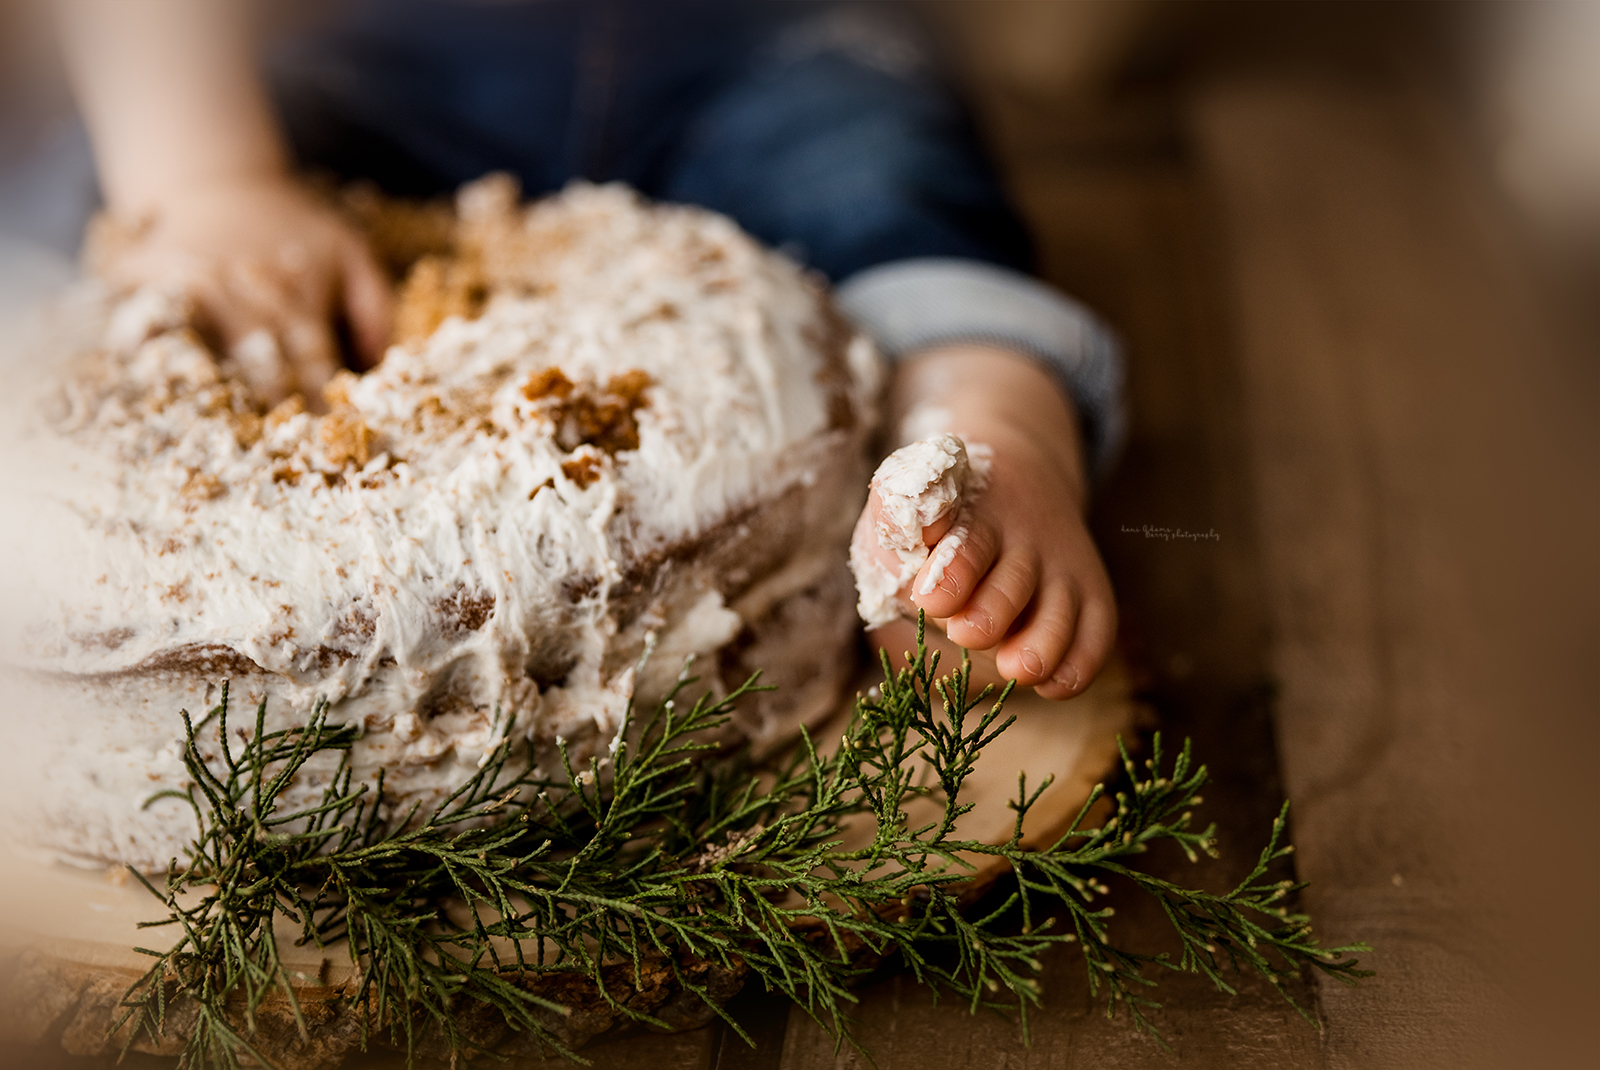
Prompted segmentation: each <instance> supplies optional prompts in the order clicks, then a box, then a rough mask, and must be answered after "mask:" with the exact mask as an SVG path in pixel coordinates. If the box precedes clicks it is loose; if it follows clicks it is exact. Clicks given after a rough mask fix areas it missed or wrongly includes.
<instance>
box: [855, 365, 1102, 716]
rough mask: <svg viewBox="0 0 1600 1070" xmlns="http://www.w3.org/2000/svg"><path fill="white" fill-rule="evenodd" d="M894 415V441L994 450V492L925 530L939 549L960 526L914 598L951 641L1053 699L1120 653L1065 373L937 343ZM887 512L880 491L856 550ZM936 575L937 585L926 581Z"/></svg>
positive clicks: (896, 641) (989, 488) (915, 587)
mask: <svg viewBox="0 0 1600 1070" xmlns="http://www.w3.org/2000/svg"><path fill="white" fill-rule="evenodd" d="M888 415H889V420H890V423H889V428H890V431H891V434H892V435H893V436H894V438H895V443H894V444H896V445H899V444H901V443H904V442H907V441H912V440H915V439H919V438H923V437H925V436H927V435H929V434H932V433H935V432H939V431H949V432H952V433H954V434H956V435H959V436H960V437H961V438H962V439H964V440H965V441H966V443H967V444H968V446H969V448H972V447H987V450H988V451H989V470H988V473H987V477H986V485H985V486H984V488H983V489H982V490H981V491H979V492H977V493H976V494H975V495H973V496H972V497H971V498H970V499H969V500H967V501H965V502H964V503H963V507H962V510H961V512H960V514H959V515H956V514H952V515H951V516H949V517H946V518H945V519H943V520H942V521H941V522H939V523H937V524H935V525H933V526H930V527H929V528H927V529H926V530H925V531H924V533H923V535H924V540H925V542H927V544H928V545H929V546H933V545H934V544H935V543H937V542H938V541H939V540H940V539H941V538H942V537H943V536H944V535H945V534H946V532H947V531H948V530H949V529H950V527H951V525H952V524H953V523H960V524H961V525H962V526H963V528H964V529H965V530H964V531H962V532H961V533H960V536H961V537H960V539H959V542H958V543H956V542H955V540H952V542H953V543H955V545H956V549H955V554H954V556H953V558H950V559H948V560H947V561H946V560H941V557H944V556H946V555H940V554H935V555H934V556H933V557H932V558H930V560H929V561H928V562H927V563H926V564H924V565H923V566H922V568H921V570H920V571H919V572H918V573H917V575H916V577H915V578H914V579H912V580H911V582H910V583H909V584H908V585H907V586H906V588H904V590H903V595H904V596H906V597H908V599H909V601H910V602H911V603H912V604H913V605H915V606H916V607H918V608H920V609H923V610H926V611H927V614H928V616H929V617H931V618H934V619H936V620H941V619H942V620H943V621H944V628H945V632H946V634H947V635H948V636H949V638H950V639H951V641H953V642H954V643H956V644H958V645H960V646H963V647H966V648H968V649H971V650H976V651H992V652H993V656H994V659H995V665H996V669H997V671H998V673H999V675H1001V676H1003V677H1007V678H1010V677H1015V678H1016V679H1017V680H1018V682H1020V683H1022V684H1024V685H1031V686H1034V687H1036V688H1037V690H1038V691H1039V693H1040V694H1041V695H1043V696H1045V697H1047V698H1068V697H1070V696H1072V695H1075V694H1077V693H1078V692H1080V691H1082V690H1083V689H1084V688H1085V687H1087V686H1088V685H1089V682H1090V681H1091V680H1093V679H1094V676H1095V674H1096V673H1098V672H1099V671H1100V668H1101V667H1102V666H1103V665H1104V664H1105V661H1106V658H1107V657H1108V656H1109V654H1110V652H1111V648H1112V644H1113V642H1114V641H1115V638H1116V629H1117V610H1116V602H1115V600H1114V598H1113V596H1112V592H1111V583H1110V580H1109V579H1108V578H1107V576H1106V570H1105V566H1104V565H1103V564H1102V563H1101V561H1100V555H1099V553H1098V551H1097V550H1096V549H1095V546H1094V542H1093V540H1092V539H1091V538H1090V536H1089V532H1088V528H1087V527H1086V526H1085V524H1084V517H1083V509H1084V503H1085V499H1086V496H1087V476H1086V473H1085V466H1084V462H1083V455H1082V447H1081V445H1080V434H1079V428H1078V422H1077V417H1076V414H1075V412H1074V410H1073V406H1072V403H1071V402H1070V401H1069V400H1068V398H1067V396H1066V394H1065V393H1064V391H1063V390H1062V389H1061V387H1060V385H1059V384H1058V382H1057V380H1056V378H1055V377H1054V376H1052V375H1051V374H1050V372H1049V371H1047V370H1046V369H1045V368H1044V367H1043V366H1041V365H1040V364H1039V362H1038V361H1036V360H1034V359H1033V358H1031V357H1028V356H1026V355H1023V354H1020V353H1016V352H1012V351H1009V350H1006V349H1003V348H998V347H993V346H980V345H959V346H946V347H941V348H937V349H929V350H925V351H922V352H920V353H916V354H911V355H907V356H905V357H903V358H902V359H901V361H900V363H899V364H898V365H897V367H896V370H895V378H894V383H893V386H892V389H891V392H890V397H889V414H888ZM880 504H881V503H880V502H879V501H878V499H877V496H876V493H874V495H873V496H872V498H871V500H870V501H869V503H868V506H867V512H866V513H865V514H864V516H863V522H862V524H861V525H860V526H859V527H858V529H857V541H858V543H860V542H861V541H862V540H863V539H870V538H871V537H872V528H873V523H872V522H873V521H874V520H875V519H876V510H877V509H878V508H879V506H880ZM934 569H937V570H939V571H938V575H937V582H936V583H934V584H931V585H930V584H927V583H925V582H924V581H925V580H926V579H927V578H928V576H929V572H930V570H934ZM945 618H948V619H945ZM904 632H905V627H904V626H903V625H901V626H893V625H891V626H888V627H885V628H880V629H878V630H877V631H876V632H875V633H874V638H875V639H876V640H877V641H878V642H879V643H881V644H883V645H884V646H886V647H889V648H890V649H891V650H892V651H894V652H896V653H898V651H899V650H901V649H904V648H905V646H906V639H907V636H906V635H905V634H903V633H904Z"/></svg>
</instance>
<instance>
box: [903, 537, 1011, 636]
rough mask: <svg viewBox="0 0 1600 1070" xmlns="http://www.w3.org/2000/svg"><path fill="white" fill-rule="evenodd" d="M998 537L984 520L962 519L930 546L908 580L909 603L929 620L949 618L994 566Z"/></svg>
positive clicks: (960, 607)
mask: <svg viewBox="0 0 1600 1070" xmlns="http://www.w3.org/2000/svg"><path fill="white" fill-rule="evenodd" d="M999 552H1000V538H999V535H998V534H997V533H996V532H995V530H994V528H993V527H992V526H990V525H989V524H988V523H987V522H986V521H983V520H965V519H964V520H962V521H961V523H960V524H959V525H957V526H956V527H954V528H951V529H950V530H949V531H948V532H947V533H946V534H945V535H944V536H943V537H942V538H941V539H940V540H939V541H938V542H936V543H935V544H934V546H933V552H932V553H930V554H929V555H928V560H927V561H926V562H925V563H924V564H923V566H922V569H921V570H920V571H919V572H918V573H917V575H916V578H915V579H913V580H912V581H911V601H912V602H913V603H914V604H915V605H916V606H917V608H919V609H924V610H926V611H927V613H928V616H930V617H949V616H953V615H954V614H956V613H959V612H960V611H961V610H962V608H963V607H965V606H966V604H967V600H968V599H969V598H970V597H971V596H972V592H973V591H975V590H977V589H978V584H979V583H980V582H982V580H983V577H984V576H985V575H987V574H988V572H989V569H990V568H992V567H993V565H994V562H995V558H996V557H997V556H998V555H999Z"/></svg>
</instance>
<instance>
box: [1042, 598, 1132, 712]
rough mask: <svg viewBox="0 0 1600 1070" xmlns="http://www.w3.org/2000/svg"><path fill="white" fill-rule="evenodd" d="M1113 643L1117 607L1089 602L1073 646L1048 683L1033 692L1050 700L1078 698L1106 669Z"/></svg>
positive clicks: (1099, 600)
mask: <svg viewBox="0 0 1600 1070" xmlns="http://www.w3.org/2000/svg"><path fill="white" fill-rule="evenodd" d="M1116 641H1117V609H1116V603H1114V602H1112V601H1111V600H1110V599H1102V598H1091V599H1089V600H1088V601H1086V602H1085V603H1084V604H1083V608H1082V609H1081V610H1079V612H1078V619H1077V624H1076V627H1074V628H1073V631H1072V645H1071V646H1070V647H1069V648H1068V650H1067V653H1066V656H1065V657H1063V658H1062V659H1061V663H1060V664H1059V665H1057V666H1056V668H1055V671H1054V672H1052V673H1051V674H1050V679H1049V680H1048V681H1046V682H1045V683H1043V684H1040V685H1039V686H1038V688H1037V689H1036V690H1037V691H1038V692H1039V694H1040V695H1042V696H1043V697H1045V698H1050V699H1064V698H1071V697H1072V696H1073V695H1076V694H1078V693H1079V692H1080V691H1082V690H1083V689H1084V688H1086V687H1088V686H1089V684H1090V682H1091V681H1093V680H1094V678H1095V676H1096V675H1097V674H1098V673H1099V672H1100V670H1101V669H1102V668H1104V667H1105V663H1106V661H1107V659H1108V658H1110V657H1111V649H1112V647H1113V646H1114V645H1115V644H1116Z"/></svg>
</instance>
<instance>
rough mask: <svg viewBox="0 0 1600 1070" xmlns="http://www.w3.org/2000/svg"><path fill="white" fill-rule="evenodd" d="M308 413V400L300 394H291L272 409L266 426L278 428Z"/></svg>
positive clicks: (268, 414)
mask: <svg viewBox="0 0 1600 1070" xmlns="http://www.w3.org/2000/svg"><path fill="white" fill-rule="evenodd" d="M305 411H306V399H305V398H303V397H301V396H300V395H299V394H290V395H289V396H288V397H286V398H284V399H283V400H282V401H280V402H278V403H277V404H276V405H274V406H273V407H272V411H271V412H269V413H267V419H266V424H267V426H268V427H277V426H278V425H280V424H285V423H288V422H289V421H290V420H292V419H294V418H295V417H296V416H299V415H300V414H301V413H302V412H305Z"/></svg>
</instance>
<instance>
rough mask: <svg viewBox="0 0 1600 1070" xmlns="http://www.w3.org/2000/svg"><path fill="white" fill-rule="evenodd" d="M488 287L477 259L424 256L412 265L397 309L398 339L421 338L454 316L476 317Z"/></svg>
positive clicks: (410, 340) (487, 295)
mask: <svg viewBox="0 0 1600 1070" xmlns="http://www.w3.org/2000/svg"><path fill="white" fill-rule="evenodd" d="M488 301H489V286H488V283H487V282H485V281H484V277H483V271H482V270H481V269H480V268H479V266H478V261H477V259H476V258H472V257H450V258H446V257H441V256H424V257H423V258H422V259H420V260H418V261H417V262H416V263H415V264H413V265H412V266H411V270H410V272H409V273H407V275H406V281H405V283H404V284H403V285H402V286H401V287H400V299H399V304H398V305H397V307H396V309H395V321H394V322H395V329H394V336H395V341H396V342H400V343H402V344H404V343H406V342H413V341H421V340H423V339H425V338H427V337H428V336H429V335H431V334H433V332H434V331H435V330H436V329H437V328H438V326H439V324H441V323H443V322H444V321H445V320H447V319H449V318H450V317H451V316H460V317H461V318H462V319H469V320H470V319H476V318H477V317H478V316H479V315H481V314H482V313H483V306H484V305H486V304H487V303H488Z"/></svg>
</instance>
